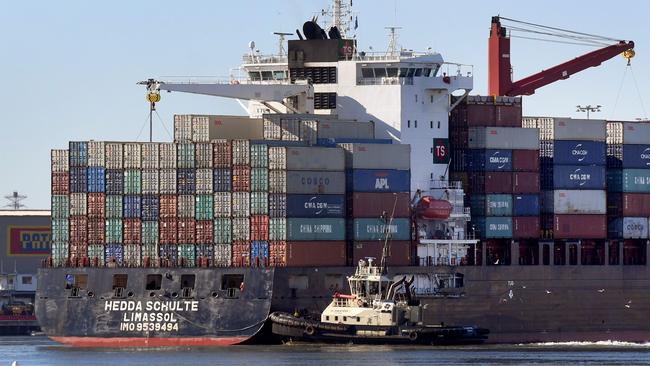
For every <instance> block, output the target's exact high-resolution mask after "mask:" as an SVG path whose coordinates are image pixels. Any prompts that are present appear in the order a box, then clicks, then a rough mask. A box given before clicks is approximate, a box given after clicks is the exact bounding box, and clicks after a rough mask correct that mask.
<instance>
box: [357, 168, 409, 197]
mask: <svg viewBox="0 0 650 366" xmlns="http://www.w3.org/2000/svg"><path fill="white" fill-rule="evenodd" d="M347 186H348V190H350V191H355V192H408V191H409V190H410V188H411V172H410V171H408V170H376V169H373V170H368V169H354V170H352V171H349V172H348V174H347Z"/></svg>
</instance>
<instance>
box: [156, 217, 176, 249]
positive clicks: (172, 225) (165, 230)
mask: <svg viewBox="0 0 650 366" xmlns="http://www.w3.org/2000/svg"><path fill="white" fill-rule="evenodd" d="M158 227H159V229H158V230H159V234H160V235H159V236H160V237H159V240H160V244H176V243H178V226H177V223H176V219H175V218H174V219H162V220H160V223H159V224H158Z"/></svg>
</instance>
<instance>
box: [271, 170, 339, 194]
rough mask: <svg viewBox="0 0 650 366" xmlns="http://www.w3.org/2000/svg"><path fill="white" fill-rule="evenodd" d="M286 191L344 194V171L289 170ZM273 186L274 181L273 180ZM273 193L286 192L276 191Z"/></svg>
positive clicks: (291, 192) (294, 192)
mask: <svg viewBox="0 0 650 366" xmlns="http://www.w3.org/2000/svg"><path fill="white" fill-rule="evenodd" d="M286 184H287V185H286V193H289V194H344V193H345V173H344V172H322V171H287V180H286ZM271 187H273V181H272V180H271ZM272 193H284V192H276V191H273V192H272Z"/></svg>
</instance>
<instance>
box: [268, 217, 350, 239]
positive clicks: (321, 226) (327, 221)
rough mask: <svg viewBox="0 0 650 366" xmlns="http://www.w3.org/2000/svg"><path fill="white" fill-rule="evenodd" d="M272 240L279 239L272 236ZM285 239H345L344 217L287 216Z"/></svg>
mask: <svg viewBox="0 0 650 366" xmlns="http://www.w3.org/2000/svg"><path fill="white" fill-rule="evenodd" d="M273 240H281V239H275V238H274V239H273ZM287 240H290V241H305V240H313V241H330V240H345V219H342V218H319V219H315V218H289V219H287Z"/></svg>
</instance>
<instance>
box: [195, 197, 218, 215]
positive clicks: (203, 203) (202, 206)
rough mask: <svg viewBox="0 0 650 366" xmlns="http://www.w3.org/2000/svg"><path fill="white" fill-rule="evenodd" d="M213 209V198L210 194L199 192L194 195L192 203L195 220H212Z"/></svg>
mask: <svg viewBox="0 0 650 366" xmlns="http://www.w3.org/2000/svg"><path fill="white" fill-rule="evenodd" d="M213 209H214V199H213V196H212V195H211V194H200V195H197V196H196V204H195V205H194V210H195V212H194V218H196V219H197V220H212V217H213V215H214V214H213V213H212V212H213V211H212V210H213Z"/></svg>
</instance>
